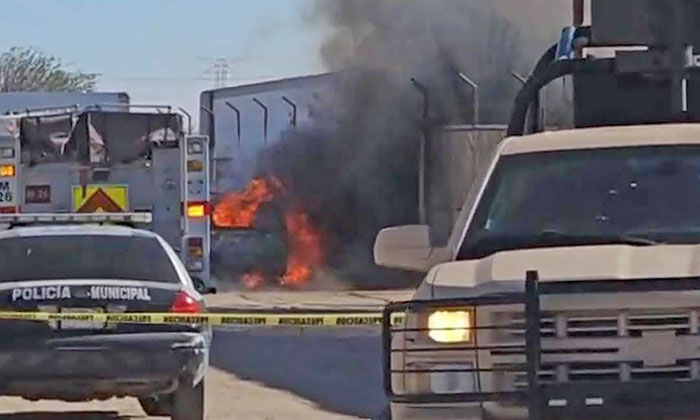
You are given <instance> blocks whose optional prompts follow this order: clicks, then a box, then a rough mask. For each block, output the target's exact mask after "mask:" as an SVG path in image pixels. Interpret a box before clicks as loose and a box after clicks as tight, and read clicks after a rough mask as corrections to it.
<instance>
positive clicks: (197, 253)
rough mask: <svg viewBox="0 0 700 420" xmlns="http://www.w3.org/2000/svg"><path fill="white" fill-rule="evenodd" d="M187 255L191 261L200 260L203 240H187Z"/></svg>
mask: <svg viewBox="0 0 700 420" xmlns="http://www.w3.org/2000/svg"><path fill="white" fill-rule="evenodd" d="M187 255H188V257H189V258H191V259H193V258H202V256H204V240H202V238H188V239H187Z"/></svg>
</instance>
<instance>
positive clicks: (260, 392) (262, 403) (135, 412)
mask: <svg viewBox="0 0 700 420" xmlns="http://www.w3.org/2000/svg"><path fill="white" fill-rule="evenodd" d="M207 381H208V382H207V413H208V416H207V418H208V419H209V420H229V419H231V420H233V419H243V420H248V419H250V420H292V419H308V420H349V419H356V417H347V416H341V415H337V414H333V413H328V412H325V411H323V410H321V409H319V408H318V407H317V406H316V405H315V404H314V403H312V402H310V401H307V400H304V399H302V398H300V397H297V396H295V395H293V394H291V393H288V392H285V391H279V390H274V389H269V388H265V387H263V386H262V385H259V384H257V383H254V382H250V381H244V380H241V379H238V378H237V377H235V376H233V375H230V374H228V373H225V372H223V371H221V370H218V369H216V368H210V371H209V377H208V379H207ZM137 419H138V420H146V419H164V417H148V416H146V415H144V414H143V411H141V407H140V406H139V403H138V401H136V400H135V399H132V398H124V399H113V400H109V401H103V402H99V401H93V402H88V403H64V402H60V401H38V402H32V401H26V400H23V399H21V398H8V397H2V398H0V420H137Z"/></svg>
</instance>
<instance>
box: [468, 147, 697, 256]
mask: <svg viewBox="0 0 700 420" xmlns="http://www.w3.org/2000/svg"><path fill="white" fill-rule="evenodd" d="M699 209H700V147H698V146H656V147H626V148H610V149H590V150H574V151H557V152H546V153H531V154H524V155H514V156H504V157H502V158H501V160H500V162H499V164H498V166H497V168H496V170H495V172H494V174H493V176H492V177H491V180H490V181H489V184H488V186H487V188H486V191H485V193H484V196H483V197H482V199H481V202H480V203H479V205H478V207H477V211H476V214H475V216H474V219H473V221H472V223H471V225H470V227H469V230H468V232H467V236H466V239H465V241H464V243H463V245H462V248H461V249H460V253H459V256H458V257H459V258H460V259H476V258H483V257H485V256H488V255H490V254H493V253H495V252H498V251H504V250H513V249H526V248H538V247H556V246H576V245H596V244H632V245H640V246H641V245H652V244H655V243H669V244H688V243H700V211H699Z"/></svg>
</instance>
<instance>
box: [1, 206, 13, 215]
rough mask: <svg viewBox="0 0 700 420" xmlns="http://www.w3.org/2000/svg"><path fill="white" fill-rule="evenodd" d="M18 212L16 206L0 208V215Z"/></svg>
mask: <svg viewBox="0 0 700 420" xmlns="http://www.w3.org/2000/svg"><path fill="white" fill-rule="evenodd" d="M16 212H17V207H15V206H0V213H4V214H8V213H16Z"/></svg>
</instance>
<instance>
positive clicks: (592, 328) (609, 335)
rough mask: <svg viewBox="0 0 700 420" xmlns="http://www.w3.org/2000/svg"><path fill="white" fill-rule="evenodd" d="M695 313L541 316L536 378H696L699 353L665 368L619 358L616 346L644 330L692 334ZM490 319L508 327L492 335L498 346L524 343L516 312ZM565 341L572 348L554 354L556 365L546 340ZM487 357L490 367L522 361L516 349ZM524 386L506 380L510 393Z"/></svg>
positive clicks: (519, 380) (519, 379) (520, 378)
mask: <svg viewBox="0 0 700 420" xmlns="http://www.w3.org/2000/svg"><path fill="white" fill-rule="evenodd" d="M699 314H700V309H671V310H663V311H662V310H657V311H639V310H632V311H605V312H603V311H596V312H595V313H593V312H580V311H572V312H556V313H552V312H549V313H547V312H545V313H543V316H542V318H541V323H540V336H541V337H542V339H543V340H542V348H543V353H542V356H541V359H542V364H541V369H540V380H541V381H542V382H544V383H547V382H550V383H551V382H571V381H610V380H620V381H637V380H639V381H641V380H650V379H673V380H690V379H700V361H698V360H700V349H697V353H696V354H692V355H689V357H688V358H687V359H686V358H684V359H681V360H676V361H675V362H674V363H673V364H671V365H669V366H645V363H644V362H643V361H640V360H623V359H621V356H620V353H619V348H618V346H617V345H616V343H619V339H623V340H625V339H627V338H629V339H635V338H641V337H642V336H643V334H644V333H647V332H657V331H668V332H673V334H674V335H675V336H676V337H679V336H694V335H697V334H698V333H699V327H698V325H699V318H698V315H699ZM494 315H495V316H496V319H497V320H498V322H500V323H503V324H505V325H508V329H506V330H503V331H501V332H499V334H498V336H496V337H494V338H495V339H496V340H497V341H498V342H509V343H512V342H522V341H523V340H524V338H525V321H524V316H523V315H522V314H514V313H500V314H494ZM689 338H692V337H689ZM567 339H571V341H569V342H570V343H576V344H575V345H573V346H570V347H568V348H567V350H566V352H563V351H561V352H559V353H557V354H556V359H557V362H556V363H552V362H551V360H552V353H548V352H547V342H548V340H549V341H550V342H551V341H552V340H556V341H558V342H560V343H561V342H567ZM584 343H585V344H584ZM579 344H580V348H579V347H578V346H579ZM491 355H492V357H493V364H494V367H504V366H507V365H508V363H507V362H506V363H501V362H503V361H505V360H509V361H510V362H513V361H515V360H524V354H522V352H521V351H492V352H491ZM548 359H549V360H548ZM607 359H609V360H607ZM526 383H527V380H526V377H525V374H524V373H523V374H520V373H518V374H516V375H512V376H511V384H512V385H513V387H514V388H516V389H520V388H524V387H526Z"/></svg>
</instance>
